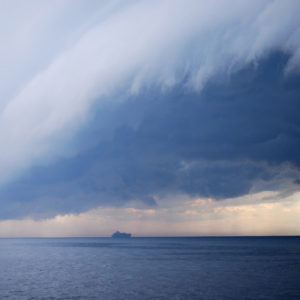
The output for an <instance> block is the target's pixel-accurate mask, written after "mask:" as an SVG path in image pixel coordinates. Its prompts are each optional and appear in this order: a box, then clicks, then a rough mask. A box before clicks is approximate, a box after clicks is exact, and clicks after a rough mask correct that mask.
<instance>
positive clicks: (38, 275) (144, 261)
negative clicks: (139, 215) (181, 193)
mask: <svg viewBox="0 0 300 300" xmlns="http://www.w3.org/2000/svg"><path fill="white" fill-rule="evenodd" d="M6 298H7V299H280V300H284V299H300V237H260V238H256V237H244V238H229V237H226V238H224V237H223V238H132V239H124V240H122V239H111V238H67V239H0V299H6Z"/></svg>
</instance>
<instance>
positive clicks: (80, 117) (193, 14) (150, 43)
mask: <svg viewBox="0 0 300 300" xmlns="http://www.w3.org/2000/svg"><path fill="white" fill-rule="evenodd" d="M56 4H57V3H56ZM119 4H120V3H118V2H114V3H113V5H108V4H107V3H105V2H101V4H98V5H96V4H95V6H93V9H91V10H87V11H88V12H87V13H86V14H87V16H88V17H87V16H86V15H83V16H82V15H81V16H80V17H76V16H77V15H78V7H82V6H84V5H83V2H80V1H78V2H76V5H77V6H76V7H77V10H76V9H75V10H74V9H71V10H70V15H71V17H69V19H70V20H71V21H70V23H68V24H69V25H68V26H69V27H68V26H66V27H64V23H63V22H62V21H61V23H59V24H61V27H62V28H64V30H65V31H63V32H64V33H62V34H61V40H60V41H61V42H60V44H57V45H54V46H52V47H53V48H52V52H51V51H50V52H51V53H50V52H49V53H48V54H47V55H45V57H44V58H40V61H42V63H40V65H39V66H36V67H35V68H33V69H30V71H28V68H29V66H28V65H26V64H25V63H24V66H23V65H22V64H21V67H22V66H23V69H22V68H21V70H20V72H21V73H22V72H23V73H24V74H25V75H24V74H23V73H22V74H23V75H22V76H21V75H20V78H19V77H18V78H19V79H18V80H19V81H17V83H16V84H15V85H14V83H13V82H11V81H12V80H13V79H12V78H13V77H14V76H13V74H15V73H14V72H13V71H11V72H12V73H11V75H10V77H9V78H10V79H9V80H10V81H9V82H8V86H9V87H10V88H9V89H6V90H5V89H4V90H1V93H2V99H3V101H2V106H1V112H0V143H1V151H0V164H1V172H0V181H1V183H2V189H1V203H0V205H1V218H8V217H18V216H23V215H31V214H35V213H37V214H39V213H45V214H56V213H59V212H69V211H74V212H77V211H81V210H85V209H88V208H91V207H95V206H97V205H99V204H103V203H104V204H112V205H120V203H123V202H124V201H130V200H141V201H142V202H144V203H146V204H148V205H155V199H156V197H162V196H165V195H170V194H176V193H186V194H188V195H191V196H198V195H201V196H207V197H214V198H216V199H223V198H226V197H233V196H238V195H242V194H245V193H248V192H249V191H250V190H251V189H253V188H254V187H255V186H256V187H259V186H261V188H262V186H264V187H265V188H266V186H268V188H269V189H274V188H277V189H280V188H281V185H285V184H289V182H290V179H291V178H292V179H293V180H294V182H295V180H297V176H298V168H299V156H298V155H297V153H298V149H299V118H298V115H297V112H298V111H299V109H298V108H299V101H298V99H299V76H298V74H299V73H297V72H298V70H299V64H300V45H299V44H300V43H299V34H300V29H299V28H300V26H299V25H300V20H299V17H298V12H299V9H300V4H299V2H298V1H284V2H283V1H243V2H242V1H210V3H209V4H208V3H207V2H204V1H203V2H202V1H142V2H135V1H131V2H128V4H127V5H124V4H123V5H121V6H119ZM70 7H71V2H67V1H66V2H64V6H63V8H61V6H60V5H59V4H57V7H56V6H55V7H54V6H53V11H54V12H51V14H47V13H46V11H47V10H41V11H42V12H43V13H45V14H46V16H47V17H48V18H49V20H50V21H49V24H50V25H51V24H52V23H54V22H55V18H58V15H61V18H62V19H63V16H65V15H66V11H68V9H67V8H70ZM10 9H13V8H10ZM92 11H93V13H92ZM29 14H30V10H29ZM53 16H55V17H53ZM89 17H91V18H89ZM87 20H89V21H87ZM90 20H91V21H90ZM3 22H4V23H3V24H4V25H7V24H5V21H3ZM36 22H37V23H39V22H40V21H39V20H36ZM51 22H52V23H51ZM21 23H22V22H21ZM34 24H35V23H34ZM49 24H48V25H47V26H50V25H49ZM74 24H75V25H74ZM47 26H46V27H47ZM32 28H35V27H34V26H32V27H30V28H29V29H30V30H29V29H28V32H29V33H28V35H29V36H30V37H31V38H32V37H37V38H36V39H37V40H35V42H34V43H33V44H30V42H29V44H26V46H27V48H28V49H29V50H30V49H31V48H32V47H33V46H36V44H39V43H40V45H41V47H42V49H43V43H42V42H43V41H45V37H44V36H43V38H40V35H41V36H42V34H41V33H40V32H39V33H37V32H36V31H35V29H32ZM74 28H75V29H74ZM1 33H2V36H3V37H4V39H6V40H7V41H11V37H10V36H9V34H6V35H5V30H4V31H3V32H1ZM42 33H47V31H42ZM70 33H72V34H71V36H72V38H71V39H70V40H69V42H68V43H66V44H64V43H63V42H62V40H63V38H62V37H63V36H64V34H65V36H70ZM29 40H30V39H29ZM17 41H18V43H20V46H21V47H20V49H22V46H24V45H23V44H22V43H23V42H22V41H20V40H17ZM53 41H54V39H53ZM11 44H12V46H11V45H10V44H9V43H8V46H7V47H4V50H5V51H6V53H10V52H9V49H10V47H11V48H13V47H15V43H11ZM33 48H34V47H33ZM2 51H3V50H2ZM28 52H29V53H31V51H28ZM14 55H17V56H18V57H21V61H22V60H26V57H27V56H26V55H25V54H23V53H22V52H21V51H20V52H17V54H14V53H13V54H12V56H11V57H9V54H7V56H8V58H9V59H11V60H12V61H13V59H14V57H15V56H14ZM37 60H38V61H39V59H38V58H37ZM4 62H5V61H4ZM2 63H3V62H2ZM2 77H4V76H3V75H2ZM13 87H15V90H14V89H13ZM295 178H296V179H295ZM275 185H276V187H275Z"/></svg>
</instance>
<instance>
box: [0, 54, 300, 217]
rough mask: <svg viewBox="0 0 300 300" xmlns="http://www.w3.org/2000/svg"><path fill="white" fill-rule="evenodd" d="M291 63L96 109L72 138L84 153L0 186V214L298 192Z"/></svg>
mask: <svg viewBox="0 0 300 300" xmlns="http://www.w3.org/2000/svg"><path fill="white" fill-rule="evenodd" d="M287 61H288V57H287V56H286V55H284V54H282V53H273V54H272V55H270V56H269V57H268V58H267V59H264V60H263V61H261V62H259V65H258V67H257V66H252V65H250V66H248V67H247V68H245V69H243V70H241V71H239V72H238V73H236V74H235V75H234V76H232V77H231V78H230V79H228V78H224V76H221V78H220V77H215V78H213V79H212V80H210V82H208V84H207V85H206V87H205V88H204V89H203V91H202V93H201V94H199V93H196V92H187V91H186V90H185V89H184V83H183V84H181V85H178V86H176V88H174V89H172V91H169V92H163V93H162V92H161V91H157V90H156V89H155V90H152V89H151V90H148V91H147V92H145V93H140V94H139V95H136V96H134V97H133V96H130V97H129V99H125V100H126V101H123V102H122V103H121V104H119V105H117V106H111V104H110V102H109V100H107V102H106V105H103V104H102V105H100V106H96V107H94V109H93V112H92V113H91V114H90V119H89V121H88V122H87V123H86V126H85V127H83V128H82V129H81V131H80V132H79V133H78V134H77V135H76V137H75V138H74V140H73V147H74V148H76V149H77V151H78V154H77V155H75V156H73V157H70V158H67V159H61V160H58V161H57V162H56V163H53V164H50V165H48V166H39V167H38V166H36V167H33V168H31V169H30V172H27V174H26V176H23V177H22V178H20V179H19V180H18V181H15V182H13V183H11V184H10V185H7V186H6V188H4V189H2V190H1V193H0V197H1V199H7V201H2V207H1V211H2V215H1V217H2V218H5V216H12V217H16V216H22V215H28V214H29V215H32V214H33V215H40V214H43V213H45V214H46V215H47V214H50V215H52V214H56V213H62V212H63V213H67V212H80V211H82V210H87V209H90V208H93V207H96V206H98V205H116V206H119V205H122V204H124V203H125V202H128V201H137V202H138V201H140V202H142V203H144V205H146V206H152V205H155V204H156V203H155V200H156V199H159V198H164V197H168V198H172V195H173V196H174V195H176V194H186V195H188V196H190V197H212V198H215V199H217V200H218V199H220V200H221V199H224V198H229V197H236V196H241V195H244V194H247V193H249V192H251V191H252V192H254V191H260V190H282V192H284V193H286V192H293V191H296V190H297V189H299V185H297V182H298V180H299V179H298V178H299V177H300V172H299V167H300V160H299V155H298V150H299V149H300V119H299V117H298V111H299V108H300V102H299V95H300V77H299V76H298V75H295V76H290V77H289V78H287V77H285V76H284V68H285V66H286V63H287ZM16 205H17V207H20V208H22V209H17V210H14V209H13V208H14V207H15V206H16Z"/></svg>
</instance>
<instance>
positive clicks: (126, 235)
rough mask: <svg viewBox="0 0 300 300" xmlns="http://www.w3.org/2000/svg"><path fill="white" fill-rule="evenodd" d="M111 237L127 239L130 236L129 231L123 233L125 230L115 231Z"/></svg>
mask: <svg viewBox="0 0 300 300" xmlns="http://www.w3.org/2000/svg"><path fill="white" fill-rule="evenodd" d="M111 237H112V238H123V239H124V238H125V239H129V238H131V233H125V232H120V231H116V232H115V233H114V234H113V235H112V236H111Z"/></svg>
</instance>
